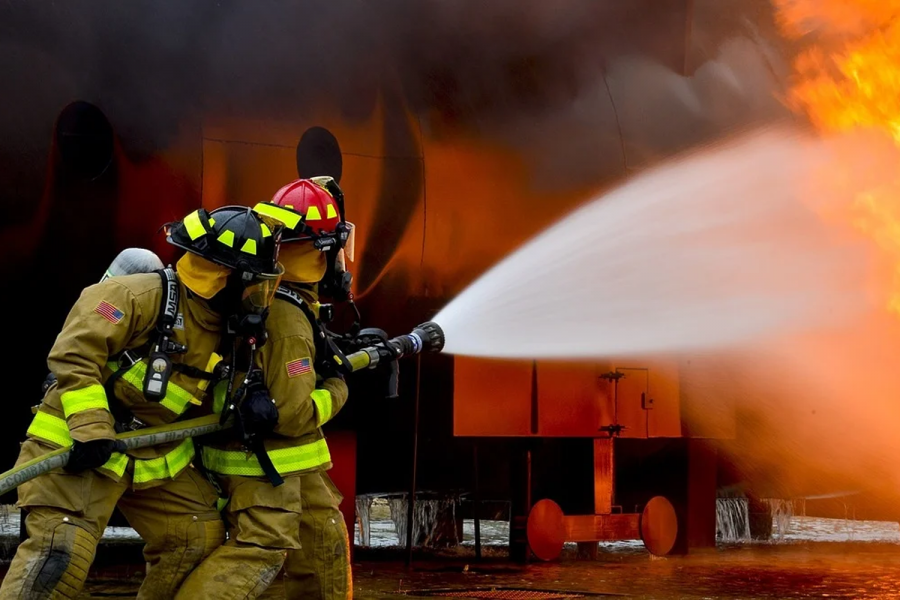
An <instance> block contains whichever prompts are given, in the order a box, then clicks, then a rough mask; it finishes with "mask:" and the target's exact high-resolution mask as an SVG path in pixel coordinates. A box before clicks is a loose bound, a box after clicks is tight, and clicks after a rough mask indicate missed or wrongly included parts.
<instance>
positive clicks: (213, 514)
mask: <svg viewBox="0 0 900 600" xmlns="http://www.w3.org/2000/svg"><path fill="white" fill-rule="evenodd" d="M50 449H51V447H50V446H48V445H45V444H43V443H41V442H39V441H37V440H35V439H33V438H29V439H28V440H27V441H25V442H24V443H23V444H22V450H21V452H20V453H19V460H18V464H21V463H23V462H25V461H28V460H31V459H32V458H35V457H38V456H40V455H42V454H45V453H46V452H48V451H49V450H50ZM130 470H131V469H130V468H129V469H128V470H126V473H125V475H124V476H123V477H122V479H121V480H120V481H118V482H116V481H113V480H112V479H110V478H108V477H106V476H104V475H101V474H100V473H98V472H96V471H85V472H82V473H78V474H69V473H66V472H65V471H63V470H61V469H59V470H56V471H52V472H50V473H47V474H45V475H41V476H39V477H37V478H35V479H33V480H31V481H29V482H26V483H24V484H22V485H21V486H20V487H19V502H18V504H19V506H20V507H22V508H26V509H28V516H27V518H26V520H25V527H26V530H27V533H28V539H26V540H25V541H24V542H22V544H21V545H20V546H19V548H18V550H17V551H16V555H15V558H13V561H12V564H11V565H10V567H9V572H8V573H7V575H6V577H5V578H4V580H3V584H2V586H0V599H2V600H6V599H12V598H16V599H38V598H75V597H76V596H78V594H79V592H80V591H81V588H82V586H83V585H84V581H85V579H86V578H87V574H88V569H89V568H90V566H91V563H92V562H93V560H94V554H95V552H96V549H97V542H98V541H99V539H100V536H101V535H102V533H103V530H104V529H105V528H106V524H107V523H108V522H109V518H110V516H111V515H112V512H113V509H114V508H115V507H116V505H117V504H118V507H119V509H120V510H121V511H122V513H123V514H124V515H125V517H126V518H127V519H128V522H129V524H130V525H131V526H132V527H134V529H135V530H137V532H138V533H139V534H140V536H141V537H142V538H143V539H144V541H145V542H146V545H145V546H144V557H145V559H146V560H147V562H148V563H150V570H149V572H148V574H147V577H146V578H145V579H144V582H143V584H142V585H141V588H140V591H139V592H138V598H140V599H156V598H159V599H163V598H173V597H174V596H175V593H176V590H177V589H178V586H179V585H181V583H182V582H183V581H184V579H185V578H186V577H187V576H188V574H189V573H190V572H191V570H193V569H194V567H196V566H197V565H198V564H200V562H201V561H202V560H203V559H204V558H205V557H206V556H208V555H209V554H210V553H211V552H212V551H213V550H214V549H215V548H216V547H218V546H219V545H220V544H222V542H224V539H225V527H224V524H223V523H222V519H221V517H220V515H219V512H218V511H217V510H216V500H217V494H216V491H215V489H214V488H213V487H212V486H211V485H210V483H209V482H208V481H207V480H206V479H205V478H203V477H202V476H201V475H200V474H199V473H197V471H195V470H194V469H193V468H192V467H188V468H187V469H185V470H184V471H182V472H181V473H180V474H179V475H178V476H177V477H175V478H174V479H169V480H166V481H165V483H163V484H161V485H158V486H156V487H152V488H148V489H143V490H133V489H131V482H132V477H131V473H130Z"/></svg>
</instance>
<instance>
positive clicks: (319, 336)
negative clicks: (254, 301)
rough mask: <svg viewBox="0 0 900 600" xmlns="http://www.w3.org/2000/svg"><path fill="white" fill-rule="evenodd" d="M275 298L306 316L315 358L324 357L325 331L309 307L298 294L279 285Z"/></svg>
mask: <svg viewBox="0 0 900 600" xmlns="http://www.w3.org/2000/svg"><path fill="white" fill-rule="evenodd" d="M275 297H276V298H278V299H279V300H284V301H285V302H287V303H289V304H293V305H294V306H296V307H297V308H299V309H300V310H301V311H302V312H303V314H304V315H306V320H307V321H309V325H310V327H312V331H313V338H314V340H313V341H314V344H315V347H316V357H317V358H318V357H320V356H325V352H326V348H325V331H324V330H323V329H322V324H321V323H320V322H319V320H318V319H317V318H316V315H315V314H313V311H312V310H311V309H310V308H309V305H308V304H307V303H306V302H304V301H303V298H301V297H300V294H298V293H297V292H295V291H294V290H292V289H291V288H289V287H286V286H283V285H279V286H278V289H277V290H275Z"/></svg>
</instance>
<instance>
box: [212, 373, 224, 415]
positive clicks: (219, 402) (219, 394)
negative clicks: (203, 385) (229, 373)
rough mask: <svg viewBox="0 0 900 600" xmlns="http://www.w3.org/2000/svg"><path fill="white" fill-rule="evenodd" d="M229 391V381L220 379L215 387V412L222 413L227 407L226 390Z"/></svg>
mask: <svg viewBox="0 0 900 600" xmlns="http://www.w3.org/2000/svg"><path fill="white" fill-rule="evenodd" d="M227 391H228V382H227V381H220V382H219V383H217V384H216V387H214V388H213V412H214V413H216V414H217V415H221V414H222V410H223V409H224V408H225V392H227Z"/></svg>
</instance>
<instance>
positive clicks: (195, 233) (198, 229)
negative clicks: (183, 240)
mask: <svg viewBox="0 0 900 600" xmlns="http://www.w3.org/2000/svg"><path fill="white" fill-rule="evenodd" d="M183 223H184V230H185V231H187V234H188V235H189V236H191V241H194V240H196V239H197V238H200V237H203V236H204V235H206V227H204V226H203V221H201V220H200V211H199V210H195V211H194V212H192V213H191V214H189V215H188V216H186V217H185V218H184V221H183Z"/></svg>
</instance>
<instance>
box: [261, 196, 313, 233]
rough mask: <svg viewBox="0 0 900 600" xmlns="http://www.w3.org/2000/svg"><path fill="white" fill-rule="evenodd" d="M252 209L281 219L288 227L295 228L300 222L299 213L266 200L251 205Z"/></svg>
mask: <svg viewBox="0 0 900 600" xmlns="http://www.w3.org/2000/svg"><path fill="white" fill-rule="evenodd" d="M253 210H254V211H256V212H258V213H259V214H261V215H265V216H267V217H271V218H273V219H275V220H276V221H281V222H282V223H284V224H285V226H286V227H287V228H288V229H295V228H296V227H297V225H299V224H300V219H301V218H302V217H301V216H300V213H298V212H296V211H293V210H288V209H286V208H282V207H280V206H277V205H275V204H270V203H268V202H260V203H259V204H257V205H256V206H254V207H253Z"/></svg>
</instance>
